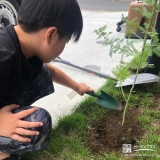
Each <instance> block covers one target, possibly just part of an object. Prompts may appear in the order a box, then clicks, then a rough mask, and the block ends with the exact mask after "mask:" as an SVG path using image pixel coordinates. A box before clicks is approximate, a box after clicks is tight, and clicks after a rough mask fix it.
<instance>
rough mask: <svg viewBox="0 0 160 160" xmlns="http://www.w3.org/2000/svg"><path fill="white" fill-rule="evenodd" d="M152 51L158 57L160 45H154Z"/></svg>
mask: <svg viewBox="0 0 160 160" xmlns="http://www.w3.org/2000/svg"><path fill="white" fill-rule="evenodd" d="M153 51H154V53H155V54H156V55H157V56H158V57H160V45H159V46H157V47H155V48H153Z"/></svg>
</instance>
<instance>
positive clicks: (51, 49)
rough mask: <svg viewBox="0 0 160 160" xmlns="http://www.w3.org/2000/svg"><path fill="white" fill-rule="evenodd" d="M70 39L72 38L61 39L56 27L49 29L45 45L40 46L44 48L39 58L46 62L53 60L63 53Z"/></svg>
mask: <svg viewBox="0 0 160 160" xmlns="http://www.w3.org/2000/svg"><path fill="white" fill-rule="evenodd" d="M69 39H70V38H63V39H59V35H58V32H57V30H56V29H55V28H53V29H51V30H50V29H49V30H48V31H46V33H45V41H44V43H43V46H41V47H40V48H41V49H42V50H41V51H40V55H39V58H40V59H41V60H42V61H43V62H45V63H49V62H51V61H52V60H53V59H55V58H56V57H58V56H59V55H60V54H61V53H62V51H63V49H64V47H65V45H66V43H68V41H69Z"/></svg>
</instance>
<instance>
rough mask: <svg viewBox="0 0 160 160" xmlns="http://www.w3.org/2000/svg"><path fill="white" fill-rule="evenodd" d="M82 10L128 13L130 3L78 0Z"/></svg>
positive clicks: (108, 0) (107, 0)
mask: <svg viewBox="0 0 160 160" xmlns="http://www.w3.org/2000/svg"><path fill="white" fill-rule="evenodd" d="M77 1H78V3H79V5H80V8H81V10H105V11H128V7H129V4H130V2H129V1H125V0H124V1H117V0H77Z"/></svg>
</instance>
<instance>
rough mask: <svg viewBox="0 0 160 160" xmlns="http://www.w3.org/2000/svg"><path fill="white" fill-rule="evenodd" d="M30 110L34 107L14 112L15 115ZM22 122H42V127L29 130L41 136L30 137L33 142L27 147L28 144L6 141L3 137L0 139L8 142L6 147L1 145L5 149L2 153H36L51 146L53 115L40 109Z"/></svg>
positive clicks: (18, 109)
mask: <svg viewBox="0 0 160 160" xmlns="http://www.w3.org/2000/svg"><path fill="white" fill-rule="evenodd" d="M30 108H33V107H31V106H24V107H20V108H17V109H15V110H13V113H18V112H21V111H23V110H27V109H30ZM22 120H24V121H28V122H42V123H43V126H42V127H37V128H29V130H36V131H39V135H38V136H29V138H30V139H31V142H29V143H27V145H26V143H23V142H18V141H15V140H13V139H10V138H6V139H4V138H3V137H0V140H2V141H5V142H6V146H1V145H0V147H2V148H3V149H2V151H3V152H4V153H11V154H13V153H21V152H24V151H34V150H42V149H46V148H47V147H48V144H49V140H50V133H51V130H52V119H51V115H50V114H49V112H48V111H46V110H45V109H43V108H38V110H37V111H36V112H35V113H33V114H31V115H29V116H27V117H25V118H23V119H22Z"/></svg>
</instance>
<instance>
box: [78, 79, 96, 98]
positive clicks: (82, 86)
mask: <svg viewBox="0 0 160 160" xmlns="http://www.w3.org/2000/svg"><path fill="white" fill-rule="evenodd" d="M75 91H76V92H77V93H78V94H79V95H81V96H83V95H84V93H85V92H94V90H93V89H92V88H90V87H89V86H87V85H86V84H85V83H82V82H81V83H78V88H77V89H76V90H75Z"/></svg>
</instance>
